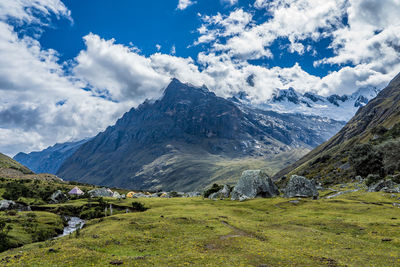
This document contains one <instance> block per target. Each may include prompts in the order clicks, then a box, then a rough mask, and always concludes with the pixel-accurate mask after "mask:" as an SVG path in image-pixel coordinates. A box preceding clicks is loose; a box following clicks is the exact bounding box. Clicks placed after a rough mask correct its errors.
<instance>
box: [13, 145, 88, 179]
mask: <svg viewBox="0 0 400 267" xmlns="http://www.w3.org/2000/svg"><path fill="white" fill-rule="evenodd" d="M87 141H88V139H84V140H81V141H77V142H67V143H62V144H55V145H54V146H51V147H48V148H46V149H44V150H42V151H37V152H31V153H29V154H26V153H23V152H21V153H18V154H17V155H15V156H14V160H16V161H18V162H19V163H21V164H24V165H25V166H28V167H29V168H30V169H31V170H33V171H34V172H36V173H51V174H56V173H57V171H58V169H59V168H60V167H61V165H62V164H63V163H64V161H65V160H66V159H67V158H69V157H70V156H71V155H72V154H74V153H75V151H76V150H78V148H79V147H80V146H81V145H82V144H84V143H86V142H87Z"/></svg>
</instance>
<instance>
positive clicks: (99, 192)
mask: <svg viewBox="0 0 400 267" xmlns="http://www.w3.org/2000/svg"><path fill="white" fill-rule="evenodd" d="M88 194H89V195H90V197H112V196H113V192H112V191H111V190H110V189H107V188H104V187H102V188H95V189H93V190H90V191H89V192H88Z"/></svg>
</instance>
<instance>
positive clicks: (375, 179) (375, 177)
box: [365, 174, 382, 186]
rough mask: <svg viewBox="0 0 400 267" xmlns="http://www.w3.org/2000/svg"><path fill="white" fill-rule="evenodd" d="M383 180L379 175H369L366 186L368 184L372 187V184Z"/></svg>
mask: <svg viewBox="0 0 400 267" xmlns="http://www.w3.org/2000/svg"><path fill="white" fill-rule="evenodd" d="M381 179H382V178H381V176H379V175H377V174H369V175H368V176H367V179H366V180H365V184H366V185H367V186H370V185H372V184H374V183H376V182H378V181H379V180H381Z"/></svg>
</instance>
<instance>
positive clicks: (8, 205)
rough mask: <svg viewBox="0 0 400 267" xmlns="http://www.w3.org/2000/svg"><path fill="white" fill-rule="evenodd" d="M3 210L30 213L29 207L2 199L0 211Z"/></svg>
mask: <svg viewBox="0 0 400 267" xmlns="http://www.w3.org/2000/svg"><path fill="white" fill-rule="evenodd" d="M5 210H18V211H31V207H30V206H27V205H25V204H22V203H16V202H14V201H12V200H6V199H3V200H1V201H0V211H5Z"/></svg>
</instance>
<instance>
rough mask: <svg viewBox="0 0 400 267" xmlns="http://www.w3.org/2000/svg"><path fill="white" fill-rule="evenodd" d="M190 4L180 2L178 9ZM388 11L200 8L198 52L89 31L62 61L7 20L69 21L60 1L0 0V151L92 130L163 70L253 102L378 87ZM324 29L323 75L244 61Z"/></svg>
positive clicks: (395, 65)
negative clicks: (293, 93) (328, 68)
mask: <svg viewBox="0 0 400 267" xmlns="http://www.w3.org/2000/svg"><path fill="white" fill-rule="evenodd" d="M228 2H229V3H230V4H237V1H228ZM193 3H194V2H192V1H180V2H179V4H178V9H181V10H183V9H185V8H187V7H188V6H189V5H190V4H193ZM180 4H182V5H181V8H179V5H180ZM253 8H255V9H258V11H261V12H265V19H264V21H261V22H260V20H259V19H257V20H256V19H255V18H254V16H255V15H254V14H255V12H254V10H252V9H253ZM397 14H400V3H399V2H398V1H396V0H387V1H378V0H275V1H269V0H256V1H255V2H254V4H253V6H252V7H250V8H248V7H247V8H245V7H243V8H235V9H234V10H232V11H230V12H228V13H227V14H226V15H224V14H221V13H217V14H214V15H204V16H201V20H202V25H201V27H199V28H198V29H197V32H198V34H199V37H198V38H197V39H196V40H195V42H194V45H198V46H200V45H201V46H202V47H206V50H205V51H202V52H200V53H199V54H198V55H197V58H190V57H188V58H182V57H178V56H176V55H175V53H172V52H173V51H171V53H170V54H169V55H168V54H162V53H160V52H157V53H155V54H152V55H150V56H144V55H143V54H141V52H140V50H139V49H138V48H136V47H134V46H133V44H131V45H129V46H127V45H122V44H118V42H117V41H116V40H114V39H109V40H106V39H103V38H102V37H101V36H98V35H96V34H93V33H91V34H88V35H86V36H84V37H83V39H84V42H85V48H84V49H83V50H82V51H80V53H79V54H78V55H77V56H76V57H75V58H74V59H73V60H72V64H70V63H68V64H66V63H60V62H59V58H58V53H57V51H54V50H52V49H43V48H42V47H41V45H40V43H39V42H38V40H37V39H34V38H33V37H29V36H24V35H23V34H21V33H19V32H16V30H15V29H16V27H14V26H12V25H11V24H10V23H9V20H12V21H14V22H15V23H17V24H24V23H25V24H33V25H37V26H40V27H41V28H43V27H46V25H50V23H51V21H50V17H52V15H55V16H56V17H59V18H67V19H70V20H72V19H71V16H70V11H69V10H68V9H67V8H66V7H65V6H64V5H63V3H62V2H61V1H59V0H35V1H28V0H15V1H1V2H0V94H1V95H2V97H1V99H0V151H2V152H3V153H7V154H9V155H12V154H15V153H16V152H18V151H20V150H23V151H31V150H36V149H42V148H44V147H46V146H48V145H52V144H54V143H56V142H64V141H70V140H76V139H81V138H84V137H88V136H93V135H95V134H96V133H98V132H99V131H101V130H103V129H104V128H105V127H107V126H108V125H111V124H113V123H114V122H115V120H116V119H117V118H118V117H120V116H121V115H122V114H123V113H124V112H126V111H127V110H129V109H130V108H131V107H134V106H137V105H138V104H140V103H141V102H142V101H143V100H145V99H146V98H152V99H154V98H158V97H160V96H161V95H162V90H163V88H165V86H166V85H167V84H168V83H169V81H170V79H171V78H172V77H176V78H178V79H180V80H181V81H183V82H189V83H191V84H194V85H196V86H201V85H203V84H205V85H206V86H207V87H209V88H210V90H212V91H214V92H216V93H217V94H218V95H220V96H225V97H228V96H231V95H232V94H235V93H238V92H240V91H246V92H247V93H248V95H249V97H250V98H251V99H252V100H253V101H255V102H262V101H265V100H267V99H268V98H270V97H271V95H272V94H273V92H274V90H276V89H286V88H289V87H293V88H295V89H296V90H298V91H299V92H302V93H304V92H314V93H318V94H321V95H329V94H332V93H338V94H344V93H352V92H354V91H355V90H357V89H358V88H362V87H377V88H383V87H384V86H385V85H386V84H387V82H388V81H389V80H390V79H391V78H393V77H394V76H395V74H397V73H398V72H400V56H399V53H400V24H399V22H398V20H397V16H398V15H397ZM323 38H324V39H327V40H330V44H329V47H327V49H331V50H332V51H333V54H332V56H329V57H325V58H321V57H320V58H316V59H315V62H314V65H315V67H316V68H317V67H319V66H322V65H335V66H336V67H339V68H338V70H337V71H333V72H330V73H329V74H328V75H326V76H325V77H318V76H315V75H311V74H309V73H307V72H306V71H305V70H304V69H303V68H302V67H301V65H300V64H298V63H294V64H293V65H292V66H289V67H279V66H276V67H268V66H265V65H254V64H252V63H251V60H253V59H268V58H272V57H274V56H276V55H273V54H272V52H271V51H272V50H271V46H273V45H274V43H275V42H276V40H278V39H284V40H286V41H287V43H288V45H286V46H285V47H284V48H283V49H286V50H287V52H288V53H297V54H300V55H305V54H307V53H310V54H315V53H316V49H317V48H316V47H315V44H317V43H318V42H319V41H320V40H321V39H323ZM156 48H157V50H160V49H161V46H156ZM173 50H175V49H173ZM175 52H176V51H175ZM65 65H67V66H68V72H65Z"/></svg>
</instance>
